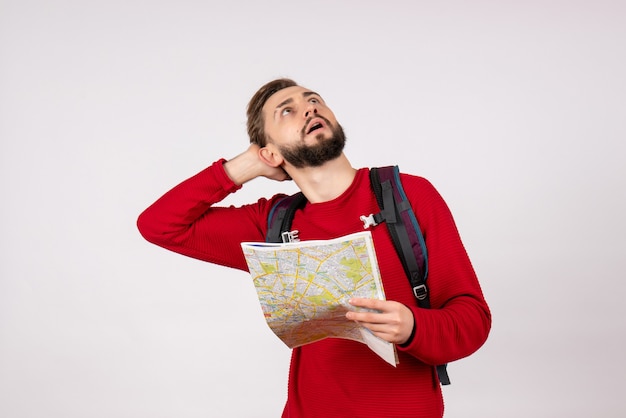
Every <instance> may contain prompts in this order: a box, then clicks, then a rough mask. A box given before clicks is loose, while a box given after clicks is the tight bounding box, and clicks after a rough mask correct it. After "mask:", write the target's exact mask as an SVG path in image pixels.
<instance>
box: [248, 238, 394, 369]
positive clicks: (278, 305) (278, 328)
mask: <svg viewBox="0 0 626 418" xmlns="http://www.w3.org/2000/svg"><path fill="white" fill-rule="evenodd" d="M241 247H242V249H243V253H244V255H245V257H246V261H247V263H248V268H249V270H250V274H251V276H252V279H253V281H254V286H255V287H256V291H257V294H258V296H259V301H260V303H261V308H262V309H263V314H264V316H265V319H266V320H267V323H268V325H269V326H270V328H271V329H272V331H274V333H275V334H276V335H277V336H278V337H279V338H280V339H281V340H282V341H283V342H284V343H285V344H286V345H287V346H288V347H289V348H294V347H298V346H301V345H304V344H309V343H312V342H315V341H319V340H321V339H324V338H329V337H334V338H346V339H350V340H355V341H359V342H361V343H364V344H367V345H368V347H370V349H372V350H373V351H374V352H375V353H376V354H378V355H379V356H380V357H381V358H383V359H384V360H385V361H387V362H388V363H390V364H392V365H393V366H395V365H396V364H397V353H396V349H395V346H394V345H393V344H392V343H389V342H387V341H384V340H382V339H380V338H378V337H376V336H375V335H374V334H372V333H371V332H370V331H369V330H368V329H366V328H364V327H362V326H360V325H359V324H357V323H356V322H354V321H350V320H348V319H346V316H345V315H346V312H347V311H348V310H359V309H361V308H355V307H354V306H352V305H350V304H349V303H348V300H349V299H350V298H352V297H361V298H371V299H381V300H384V299H385V293H384V291H383V286H382V283H381V280H380V273H379V270H378V263H377V261H376V254H375V252H374V245H373V243H372V235H371V233H370V232H369V231H365V232H359V233H356V234H351V235H346V236H343V237H340V238H336V239H332V240H322V241H301V242H292V243H285V244H273V243H265V242H262V243H261V242H244V243H242V244H241Z"/></svg>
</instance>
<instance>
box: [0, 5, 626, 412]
mask: <svg viewBox="0 0 626 418" xmlns="http://www.w3.org/2000/svg"><path fill="white" fill-rule="evenodd" d="M625 21H626V5H625V4H624V3H623V2H620V1H617V0H616V1H610V0H594V1H582V0H580V1H577V0H574V1H565V0H562V1H550V0H547V1H546V0H544V1H525V2H521V1H518V2H513V1H473V2H469V1H468V2H465V1H460V0H457V1H440V2H427V1H421V0H420V1H408V0H405V1H393V0H390V1H386V2H380V1H369V0H367V1H364V0H361V1H357V0H351V1H334V2H332V1H328V0H320V1H316V2H282V1H274V0H270V1H264V2H260V1H259V2H257V1H252V0H251V1H243V0H231V1H221V2H217V1H211V0H209V1H199V0H198V1H192V0H182V1H180V0H179V1H166V0H162V1H158V0H157V1H148V0H124V1H122V0H111V1H106V2H103V1H78V0H74V1H72V0H56V1H44V0H19V1H18V0H0V140H1V148H0V176H1V177H0V202H1V203H0V231H1V235H0V416H2V417H6V418H18V417H59V418H61V417H63V418H70V417H72V418H73V417H81V418H82V417H94V418H97V417H103V418H104V417H107V418H109V417H132V418H137V417H146V418H148V417H149V418H158V417H185V418H187V417H207V416H209V417H276V416H278V415H279V413H280V411H281V410H282V405H283V402H284V400H285V394H286V374H287V369H288V359H289V350H288V349H286V348H285V347H284V346H283V345H282V343H280V341H279V340H278V339H277V338H276V337H275V336H274V335H273V334H272V333H271V331H270V330H269V328H268V327H267V326H266V325H265V323H264V322H263V318H262V316H261V315H260V308H259V306H258V302H257V300H256V295H255V293H254V289H253V287H252V285H251V284H250V283H249V282H248V277H247V275H246V274H245V273H241V272H237V271H231V270H229V269H225V268H220V267H215V266H212V265H209V264H206V263H202V262H199V261H196V260H192V259H188V258H185V257H182V256H179V255H176V254H173V253H168V252H167V251H164V250H162V249H160V248H157V247H154V246H152V245H150V244H148V243H147V242H145V241H143V240H142V238H141V237H140V236H139V234H138V232H137V230H136V228H135V219H136V217H137V215H138V214H139V213H140V212H141V210H143V208H145V207H146V206H147V205H148V204H150V203H151V202H152V201H153V200H154V199H156V198H157V197H158V196H159V195H160V194H161V193H163V192H164V191H165V190H166V189H168V188H169V187H170V186H173V185H174V184H176V183H177V182H179V181H181V180H182V179H184V178H186V177H188V176H190V175H192V174H194V173H195V172H197V171H199V170H201V169H202V168H204V167H205V166H207V165H209V164H210V163H211V162H212V161H214V160H216V159H217V158H219V157H222V156H223V157H226V158H229V157H232V156H234V155H236V154H238V153H239V152H240V151H242V150H243V149H244V147H245V146H246V145H247V136H246V134H245V105H246V103H247V101H248V99H249V97H250V96H251V95H252V94H253V93H254V91H255V90H256V89H257V88H258V87H259V86H260V85H261V84H263V83H265V82H266V81H268V80H270V79H273V78H275V77H279V76H289V77H293V78H294V79H296V80H297V81H299V82H300V83H301V84H303V85H305V86H307V87H310V88H313V89H316V90H317V91H319V92H320V93H322V95H323V96H324V97H325V98H326V100H327V102H329V104H330V105H331V107H332V108H333V109H334V111H335V113H336V115H337V116H338V118H339V120H340V122H341V123H342V125H343V126H344V128H345V130H346V132H347V134H348V141H349V143H348V147H347V153H348V155H349V156H350V157H351V160H352V162H353V163H354V165H355V166H365V165H369V166H372V165H385V164H393V163H397V164H399V165H400V166H401V168H402V169H403V170H404V171H407V172H411V173H414V174H419V175H423V176H425V177H427V178H429V179H430V180H431V181H432V182H433V183H434V184H435V186H436V187H437V188H438V189H439V190H440V192H441V193H442V194H443V195H444V197H445V198H446V200H447V201H448V203H449V205H450V207H451V208H452V210H453V213H454V214H455V216H456V219H457V223H458V226H459V229H460V230H461V234H462V236H463V238H464V241H465V243H466V246H467V249H468V252H469V253H470V256H471V257H472V260H473V262H474V264H475V267H476V270H477V272H478V273H479V276H480V278H481V283H482V286H483V288H484V292H485V295H486V297H487V299H488V302H489V303H490V305H491V308H492V310H493V317H494V324H493V331H492V334H491V336H490V339H489V341H488V342H487V344H486V345H485V346H484V347H483V348H482V349H481V350H480V351H479V352H478V353H476V354H475V355H474V356H472V357H470V358H468V359H465V360H462V361H459V362H457V363H455V364H452V365H451V366H450V372H451V376H452V379H453V384H452V386H450V387H446V388H445V390H444V393H445V397H446V406H447V414H446V416H447V417H481V418H484V417H493V418H501V417H528V416H531V417H591V416H602V417H622V416H626V404H625V403H624V400H623V394H624V383H623V381H624V378H623V376H624V375H625V374H626V360H625V356H624V352H625V348H626V347H625V343H624V339H625V331H626V327H625V320H624V318H625V315H626V307H625V303H624V293H625V292H626V286H625V284H624V277H625V273H624V262H625V260H626V257H625V256H626V244H625V240H624V236H625V234H626V222H625V221H624V216H625V214H626V169H625V168H624V162H625V156H626V145H625V140H626V126H625V116H626V99H625V98H626V83H625V81H624V74H626V24H625V23H624V22H625ZM284 187H285V185H284V184H280V185H279V184H271V183H270V182H269V181H263V180H256V181H255V182H254V183H252V184H250V185H249V186H248V187H245V189H244V190H242V191H241V192H240V193H238V194H237V195H236V196H235V197H234V198H233V199H232V202H235V203H237V202H247V201H250V200H256V199H257V198H258V197H259V196H261V195H269V194H272V193H274V192H275V191H277V190H280V189H281V188H284ZM287 190H289V191H290V190H291V189H289V188H288V189H287ZM372 384H376V383H375V382H374V381H373V382H372Z"/></svg>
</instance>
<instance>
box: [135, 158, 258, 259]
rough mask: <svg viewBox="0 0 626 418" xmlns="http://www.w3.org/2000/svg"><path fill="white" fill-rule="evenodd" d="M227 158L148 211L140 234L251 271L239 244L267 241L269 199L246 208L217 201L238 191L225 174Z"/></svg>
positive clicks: (183, 251) (140, 222)
mask: <svg viewBox="0 0 626 418" xmlns="http://www.w3.org/2000/svg"><path fill="white" fill-rule="evenodd" d="M224 162H225V160H224V159H221V160H219V161H216V162H215V163H213V164H212V165H211V166H209V167H208V168H206V169H204V170H203V171H201V172H199V173H198V174H196V175H194V176H192V177H191V178H189V179H187V180H185V181H183V182H182V183H180V184H178V185H177V186H175V187H174V188H172V189H171V190H169V191H168V192H167V193H165V194H164V195H163V196H161V197H160V198H159V199H158V200H157V201H156V202H154V203H153V204H152V205H150V206H149V207H148V208H147V209H146V210H144V211H143V212H142V213H141V215H139V218H138V220H137V227H138V229H139V232H140V233H141V235H142V236H143V237H144V238H145V239H146V240H147V241H149V242H151V243H153V244H156V245H158V246H160V247H163V248H166V249H168V250H171V251H174V252H177V253H180V254H183V255H186V256H189V257H193V258H197V259H200V260H204V261H207V262H211V263H215V264H220V265H223V266H227V267H232V268H237V269H240V270H247V265H246V262H245V258H244V257H243V252H242V250H241V246H240V243H241V242H243V241H264V237H265V229H266V225H265V222H266V220H265V217H266V215H265V213H266V212H265V211H266V208H267V207H268V204H269V203H268V202H270V201H268V200H267V199H260V200H259V201H258V202H256V203H254V204H250V205H244V206H241V207H234V206H229V207H224V206H218V205H216V204H217V203H219V202H220V201H222V200H223V199H224V198H226V197H227V196H228V195H229V194H231V193H234V192H235V191H237V190H239V189H240V188H241V186H238V185H236V184H235V183H234V182H233V181H232V180H231V179H230V178H229V177H228V175H227V174H226V171H225V170H224V167H223V164H224Z"/></svg>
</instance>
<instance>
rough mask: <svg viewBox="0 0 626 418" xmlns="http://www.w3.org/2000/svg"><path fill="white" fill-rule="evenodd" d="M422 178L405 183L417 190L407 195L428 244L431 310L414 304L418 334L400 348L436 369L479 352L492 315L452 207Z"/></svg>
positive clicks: (428, 283)
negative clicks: (440, 365)
mask: <svg viewBox="0 0 626 418" xmlns="http://www.w3.org/2000/svg"><path fill="white" fill-rule="evenodd" d="M418 179H419V181H406V182H405V181H404V180H403V184H409V185H412V186H413V187H412V190H406V191H407V195H408V196H409V199H410V200H411V204H412V206H413V208H414V209H415V212H416V216H417V218H418V222H419V224H420V227H421V229H422V232H423V234H424V239H425V241H426V248H427V253H428V277H427V280H426V283H427V286H428V290H429V297H430V303H431V309H424V308H419V307H417V306H409V308H410V309H411V310H412V311H413V315H414V317H415V333H414V337H413V339H412V340H411V341H410V342H409V343H408V344H407V345H405V346H403V347H399V349H400V350H403V351H406V352H408V353H410V354H411V355H413V356H415V357H417V358H419V359H420V360H421V361H423V362H425V363H427V364H432V365H437V364H444V363H448V362H451V361H454V360H458V359H460V358H463V357H466V356H468V355H470V354H472V353H473V352H475V351H476V350H478V349H479V348H480V347H481V346H482V345H483V344H484V342H485V341H486V339H487V336H488V335H489V331H490V329H491V312H490V310H489V307H488V305H487V302H486V301H485V299H484V296H483V293H482V290H481V288H480V284H479V282H478V278H477V277H476V273H475V271H474V268H473V267H472V264H471V262H470V259H469V257H468V255H467V252H466V250H465V247H464V246H463V243H462V241H461V238H460V236H459V232H458V230H457V227H456V224H455V222H454V219H453V217H452V214H451V212H450V210H449V208H448V206H447V205H446V203H445V202H444V200H443V198H442V197H441V196H440V195H439V193H438V192H437V191H436V190H435V188H434V187H433V186H432V185H431V184H430V183H429V182H428V181H426V180H425V179H421V178H418ZM405 188H406V186H405Z"/></svg>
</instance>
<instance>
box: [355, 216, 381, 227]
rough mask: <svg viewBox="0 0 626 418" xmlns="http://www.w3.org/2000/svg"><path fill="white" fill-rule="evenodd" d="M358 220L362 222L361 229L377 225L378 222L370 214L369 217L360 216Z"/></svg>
mask: <svg viewBox="0 0 626 418" xmlns="http://www.w3.org/2000/svg"><path fill="white" fill-rule="evenodd" d="M359 219H361V221H362V222H363V229H367V228H369V227H370V226H376V225H378V222H376V220H375V219H374V214H373V213H370V214H369V216H365V215H361V217H360V218H359Z"/></svg>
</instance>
